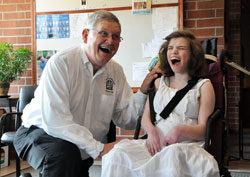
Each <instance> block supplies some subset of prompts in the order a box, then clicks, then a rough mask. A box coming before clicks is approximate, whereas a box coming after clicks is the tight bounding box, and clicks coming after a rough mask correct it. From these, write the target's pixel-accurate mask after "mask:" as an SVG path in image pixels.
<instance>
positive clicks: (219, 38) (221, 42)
mask: <svg viewBox="0 0 250 177" xmlns="http://www.w3.org/2000/svg"><path fill="white" fill-rule="evenodd" d="M217 38H218V41H217V45H224V37H217Z"/></svg>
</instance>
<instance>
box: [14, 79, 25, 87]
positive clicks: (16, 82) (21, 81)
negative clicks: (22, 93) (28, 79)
mask: <svg viewBox="0 0 250 177" xmlns="http://www.w3.org/2000/svg"><path fill="white" fill-rule="evenodd" d="M24 83H25V79H24V78H20V79H18V80H16V81H14V82H13V83H12V84H13V85H24Z"/></svg>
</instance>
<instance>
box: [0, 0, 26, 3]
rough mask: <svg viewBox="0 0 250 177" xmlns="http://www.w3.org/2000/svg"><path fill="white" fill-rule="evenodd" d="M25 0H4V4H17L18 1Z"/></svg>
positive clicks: (22, 0) (23, 0)
mask: <svg viewBox="0 0 250 177" xmlns="http://www.w3.org/2000/svg"><path fill="white" fill-rule="evenodd" d="M24 2H25V0H3V3H4V4H17V3H24Z"/></svg>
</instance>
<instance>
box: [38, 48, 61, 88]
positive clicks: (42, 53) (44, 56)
mask: <svg viewBox="0 0 250 177" xmlns="http://www.w3.org/2000/svg"><path fill="white" fill-rule="evenodd" d="M56 52H57V51H56V50H38V51H37V53H36V55H37V56H36V59H37V60H36V71H37V83H38V84H39V81H40V79H41V76H42V73H43V70H44V68H45V66H46V64H47V62H48V61H49V59H50V58H51V57H52V55H54V54H55V53H56Z"/></svg>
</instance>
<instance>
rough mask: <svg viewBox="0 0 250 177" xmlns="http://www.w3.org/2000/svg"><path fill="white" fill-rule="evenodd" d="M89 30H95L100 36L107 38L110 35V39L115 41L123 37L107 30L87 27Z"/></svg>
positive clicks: (119, 40)
mask: <svg viewBox="0 0 250 177" xmlns="http://www.w3.org/2000/svg"><path fill="white" fill-rule="evenodd" d="M89 30H92V31H94V32H96V33H97V34H99V35H100V36H101V37H102V38H109V36H111V37H112V39H113V40H114V41H116V42H121V41H122V40H123V38H122V37H121V36H120V35H118V34H110V33H109V32H107V31H97V30H95V29H89Z"/></svg>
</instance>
